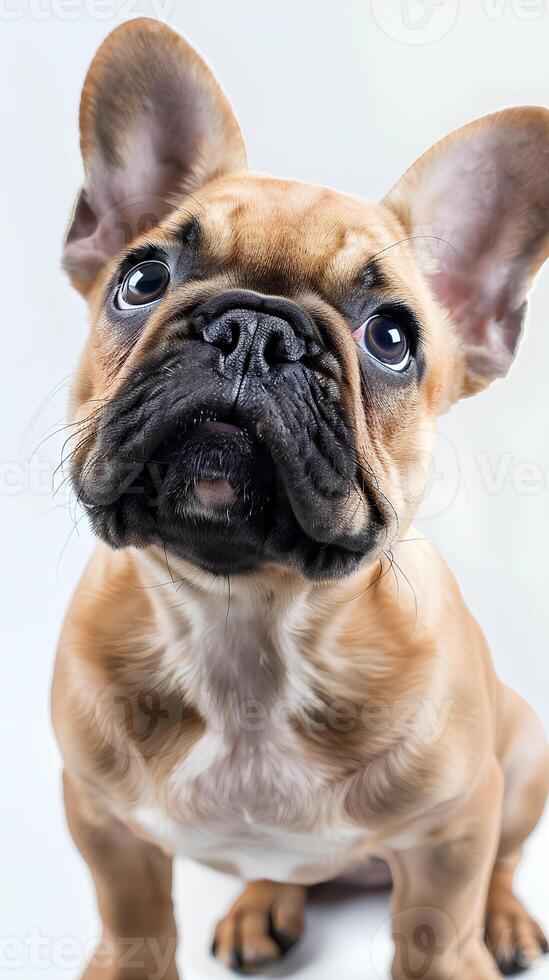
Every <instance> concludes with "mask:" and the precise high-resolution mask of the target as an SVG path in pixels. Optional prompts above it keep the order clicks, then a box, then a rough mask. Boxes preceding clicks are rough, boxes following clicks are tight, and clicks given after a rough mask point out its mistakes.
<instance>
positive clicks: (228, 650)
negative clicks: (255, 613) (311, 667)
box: [134, 622, 368, 881]
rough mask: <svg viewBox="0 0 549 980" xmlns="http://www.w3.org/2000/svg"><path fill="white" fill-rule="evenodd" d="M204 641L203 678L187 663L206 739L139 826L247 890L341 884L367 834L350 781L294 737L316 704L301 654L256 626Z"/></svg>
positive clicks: (138, 815) (145, 810)
mask: <svg viewBox="0 0 549 980" xmlns="http://www.w3.org/2000/svg"><path fill="white" fill-rule="evenodd" d="M205 640H206V642H205V643H204V644H203V648H202V650H201V652H200V653H198V654H197V659H195V660H194V662H193V664H192V671H190V670H189V671H187V667H186V664H187V663H188V661H187V660H186V659H185V660H184V666H183V668H182V670H183V671H184V672H186V677H185V683H186V684H187V685H192V686H193V690H192V692H191V693H192V696H193V698H196V700H197V703H198V704H199V705H200V709H201V711H202V713H203V715H204V716H205V717H206V719H207V727H206V731H205V733H204V734H203V735H202V736H201V737H200V738H199V739H198V741H197V742H196V743H195V745H194V746H193V748H192V749H191V751H190V753H188V754H187V755H186V756H185V757H184V758H183V759H182V760H181V761H179V762H178V763H176V765H175V766H174V768H173V770H172V772H171V775H170V778H169V785H168V786H167V787H163V788H162V792H161V793H160V794H158V797H157V799H151V798H150V797H149V800H148V801H147V804H146V805H143V806H140V807H139V809H138V811H137V812H135V813H134V819H135V820H136V821H137V823H139V824H140V825H141V826H142V827H143V829H144V830H146V831H147V833H148V834H150V835H151V836H152V837H154V838H155V839H158V840H159V841H160V842H162V843H163V844H165V846H167V847H168V849H169V850H170V851H172V852H173V853H176V854H183V855H187V856H190V857H193V858H195V859H196V860H199V861H202V862H204V863H207V864H210V865H213V866H214V867H220V868H226V869H227V870H231V871H234V872H235V873H238V874H239V875H241V876H242V877H244V878H247V879H253V878H271V879H272V880H280V881H288V880H298V879H300V877H303V878H305V879H306V878H308V877H312V878H314V877H316V876H317V874H318V878H319V879H320V878H322V877H330V876H333V875H335V874H338V873H340V871H341V870H343V869H344V868H345V867H347V866H348V865H349V863H352V860H351V855H352V854H353V853H354V851H355V850H356V849H357V847H361V846H362V845H363V844H365V843H366V841H367V838H368V835H367V833H366V832H365V831H364V830H362V829H360V828H357V827H356V826H353V825H352V823H351V820H350V819H349V818H348V817H347V816H346V815H345V812H344V808H343V799H344V794H345V781H344V780H340V781H338V780H337V778H334V774H333V773H329V772H328V771H326V770H325V769H323V768H322V766H321V765H320V764H318V763H315V762H314V761H313V760H312V758H310V757H308V755H307V754H306V752H305V750H304V748H303V746H302V745H301V744H300V741H299V739H298V738H297V736H296V735H295V733H294V730H293V727H292V723H291V719H292V717H293V716H294V715H295V713H296V712H297V711H298V710H299V707H300V705H299V701H300V699H301V700H303V699H305V700H306V699H307V698H310V697H311V694H310V692H309V691H308V690H307V685H306V683H305V681H304V678H303V677H301V676H300V674H299V670H296V669H295V665H294V663H293V652H292V650H291V649H290V648H289V645H288V644H287V648H286V649H285V650H284V649H283V650H281V649H279V648H278V647H277V646H275V645H274V644H273V642H272V640H271V639H270V638H269V637H268V636H267V635H266V633H265V631H264V630H263V629H262V628H261V627H257V628H254V629H250V625H249V623H238V622H236V623H234V624H233V629H232V630H225V629H224V630H223V633H222V634H220V633H219V632H218V631H216V630H215V628H213V629H211V628H210V630H209V631H207V632H206V634H205ZM160 799H162V800H163V801H164V802H163V803H162V805H161V804H160V802H159V801H160ZM315 869H316V870H315Z"/></svg>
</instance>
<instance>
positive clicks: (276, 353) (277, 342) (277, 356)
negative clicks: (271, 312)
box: [263, 333, 288, 366]
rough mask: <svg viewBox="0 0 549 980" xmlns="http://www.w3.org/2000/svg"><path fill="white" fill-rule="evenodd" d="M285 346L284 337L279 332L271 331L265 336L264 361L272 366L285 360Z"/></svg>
mask: <svg viewBox="0 0 549 980" xmlns="http://www.w3.org/2000/svg"><path fill="white" fill-rule="evenodd" d="M286 347H287V345H286V344H285V342H284V338H283V337H282V336H281V335H280V334H279V333H271V334H270V335H269V336H268V337H267V339H266V341H265V346H264V348H263V357H264V359H265V363H266V364H269V365H270V366H272V365H274V364H281V363H283V362H285V361H287V360H288V357H287V351H286Z"/></svg>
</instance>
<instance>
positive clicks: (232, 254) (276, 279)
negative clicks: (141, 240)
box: [165, 173, 417, 299]
mask: <svg viewBox="0 0 549 980" xmlns="http://www.w3.org/2000/svg"><path fill="white" fill-rule="evenodd" d="M185 203H186V205H187V206H186V208H185V209H179V210H178V211H177V212H176V213H175V214H173V215H172V216H171V218H170V219H169V221H168V222H166V224H165V227H166V228H167V230H169V231H171V232H175V233H178V232H179V230H180V229H181V227H184V226H185V224H186V222H187V221H190V222H192V223H193V226H194V229H195V247H196V248H197V249H198V250H199V251H200V252H201V253H202V256H203V258H204V259H205V260H208V261H209V262H211V263H212V265H213V266H215V267H217V268H226V269H231V270H232V271H234V272H238V273H239V274H240V275H241V276H244V277H245V278H247V279H248V280H250V281H249V282H247V285H249V286H251V287H253V288H262V287H263V288H266V289H268V290H269V291H271V292H279V291H283V292H286V293H294V294H295V293H297V292H299V291H300V290H301V289H307V288H314V289H317V290H318V289H320V290H321V291H322V292H324V293H325V294H326V296H327V297H336V296H338V295H340V294H341V293H342V291H345V290H346V289H349V290H350V289H352V288H353V287H356V285H357V284H360V281H361V277H362V276H363V275H364V281H365V282H366V283H368V282H369V283H371V284H374V283H373V279H376V282H375V285H376V286H378V287H380V288H384V289H388V290H390V291H397V292H399V293H404V294H408V295H407V296H406V295H404V296H403V297H402V298H403V299H407V298H408V299H409V298H410V295H409V294H410V290H411V291H412V292H413V291H414V280H415V279H417V271H416V270H415V268H414V263H413V261H412V258H411V250H410V248H409V245H408V243H407V242H405V241H403V239H404V238H405V236H404V233H403V230H402V227H401V226H400V225H399V223H398V221H397V219H396V218H395V217H394V216H393V215H392V213H391V212H389V211H388V210H387V209H386V208H384V207H383V206H381V205H376V204H369V203H368V202H365V201H363V200H361V199H359V198H354V197H351V196H348V195H345V194H339V193H337V192H335V191H332V190H330V189H328V188H324V187H317V186H315V185H311V184H303V183H299V182H297V181H290V180H277V179H273V178H270V177H266V176H263V175H255V174H250V173H246V174H242V175H238V176H236V177H224V178H221V179H218V180H216V181H213V182H211V183H210V184H209V185H207V186H206V188H204V190H203V191H201V192H200V193H199V194H197V195H196V196H193V197H192V198H189V199H187V201H186V202H185ZM251 280H253V281H251Z"/></svg>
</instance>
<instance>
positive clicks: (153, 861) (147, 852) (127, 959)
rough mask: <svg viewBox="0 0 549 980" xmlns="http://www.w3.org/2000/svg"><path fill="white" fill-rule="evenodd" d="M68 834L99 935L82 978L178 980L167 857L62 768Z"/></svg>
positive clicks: (169, 865)
mask: <svg viewBox="0 0 549 980" xmlns="http://www.w3.org/2000/svg"><path fill="white" fill-rule="evenodd" d="M64 788H65V808H66V812H67V820H68V824H69V829H70V831H71V834H72V837H73V839H74V841H75V843H76V846H77V847H78V849H79V851H80V853H81V854H82V857H83V858H84V860H85V861H86V862H87V864H88V866H89V869H90V871H91V874H92V877H93V881H94V884H95V888H96V891H97V900H98V904H99V911H100V913H101V918H102V921H103V938H102V941H101V943H100V945H99V947H98V949H97V950H96V952H95V955H94V956H93V958H92V961H91V963H90V964H89V966H88V967H87V969H86V971H85V973H84V975H83V978H82V980H178V974H177V970H176V966H175V949H176V942H177V933H176V926H175V920H174V915H173V906H172V898H171V884H172V868H171V865H172V862H171V859H170V858H169V857H167V856H166V855H165V854H163V852H162V851H160V850H159V849H158V848H157V847H155V845H154V844H151V843H149V842H148V841H146V840H143V839H141V838H140V837H137V836H136V835H135V834H134V833H132V831H131V830H130V829H129V827H126V826H125V824H123V823H120V822H119V821H118V820H115V819H113V818H112V817H111V816H110V815H108V814H107V813H104V812H102V810H101V808H100V807H98V806H97V804H96V803H95V802H94V801H92V800H91V799H90V798H89V797H88V795H87V794H86V792H85V791H84V790H83V788H82V787H81V786H80V785H79V783H78V782H77V781H76V780H74V779H73V778H72V777H71V776H69V775H68V774H67V773H65V777H64Z"/></svg>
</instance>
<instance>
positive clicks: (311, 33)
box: [0, 0, 549, 980]
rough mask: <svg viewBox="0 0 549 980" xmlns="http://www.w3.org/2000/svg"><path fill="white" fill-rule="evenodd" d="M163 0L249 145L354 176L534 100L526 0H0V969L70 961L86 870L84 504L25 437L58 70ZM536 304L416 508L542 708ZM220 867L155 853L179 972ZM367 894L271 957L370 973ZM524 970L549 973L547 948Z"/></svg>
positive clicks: (542, 845) (544, 515) (87, 911)
mask: <svg viewBox="0 0 549 980" xmlns="http://www.w3.org/2000/svg"><path fill="white" fill-rule="evenodd" d="M162 11H164V14H166V12H167V17H166V19H167V20H168V23H170V24H171V25H172V26H173V27H176V28H178V29H179V30H181V31H182V32H183V33H185V34H186V35H187V36H188V38H189V39H190V40H191V41H192V42H193V43H194V44H195V45H196V46H197V47H198V48H199V49H200V50H201V51H202V52H203V53H204V54H205V55H206V57H207V59H208V60H209V62H210V63H211V64H212V65H213V67H214V69H215V71H216V73H217V74H218V76H219V77H220V79H221V81H222V83H223V85H224V86H225V88H226V90H227V92H228V94H229V96H230V98H231V100H232V101H233V104H234V105H235V108H236V110H237V114H238V116H239V119H240V121H241V124H242V129H243V132H244V134H245V137H246V139H247V144H248V148H249V158H250V164H251V166H252V167H254V168H257V169H260V170H265V171H269V172H272V173H276V174H279V175H281V176H288V177H297V178H301V179H304V180H310V181H315V182H319V183H325V184H330V185H333V186H335V187H338V188H340V189H341V190H344V191H349V192H352V193H357V194H362V195H364V196H367V197H371V198H378V197H380V196H381V195H382V194H383V192H384V191H385V190H386V189H388V187H389V186H390V185H391V184H392V183H393V181H394V180H395V179H396V178H397V177H398V176H399V174H400V173H401V172H402V171H403V170H404V169H405V167H407V166H408V164H409V163H410V162H411V161H412V160H413V159H414V158H415V157H416V156H417V155H418V154H419V153H421V152H422V151H423V150H424V149H425V148H427V147H428V146H429V145H430V144H431V143H433V142H434V141H435V140H436V139H438V138H439V137H440V136H442V135H443V134H444V133H445V132H447V131H449V130H451V129H453V128H455V127H456V126H459V125H461V124H463V123H465V122H467V121H469V120H470V119H471V118H474V117H475V116H479V115H482V114H484V113H487V112H491V111H494V110H496V109H499V108H501V107H504V106H507V105H512V104H520V103H546V102H547V95H548V80H549V79H548V61H547V42H548V38H549V9H548V4H547V3H546V2H545V0H539V2H536V0H524V2H522V3H521V2H517V0H515V2H511V0H470V2H466V0H462V2H461V4H459V3H457V2H454V0H438V2H437V3H435V4H433V3H423V2H419V0H412V2H411V3H400V2H393V0H374V2H372V3H371V4H370V3H369V2H367V0H361V2H350V0H293V2H290V0H276V2H275V0H230V2H229V0H202V2H198V0H195V2H193V3H191V2H180V0H178V2H177V3H175V2H170V0H163V2H161V0H157V2H156V5H155V3H153V0H137V2H124V0H0V82H1V85H0V92H1V93H2V95H1V98H2V116H1V120H2V133H1V136H2V152H1V154H0V168H1V170H2V174H1V180H0V194H1V195H2V235H1V240H0V249H1V251H2V255H1V263H0V291H1V297H0V302H1V316H2V339H3V350H4V351H5V353H4V357H3V360H2V384H1V386H0V398H1V401H2V407H1V412H0V427H1V453H0V465H1V467H2V469H1V480H0V508H1V518H2V527H1V543H2V548H1V551H2V562H3V572H4V576H5V578H4V581H3V583H2V588H1V591H0V597H1V603H2V617H1V628H2V688H1V689H2V702H1V708H0V717H1V722H0V723H1V725H2V734H3V738H2V788H3V793H2V809H1V811H0V812H1V817H0V820H1V842H2V843H1V846H2V851H3V853H2V855H1V864H0V867H1V873H2V879H3V885H4V889H3V894H2V904H3V907H2V909H1V915H0V923H1V924H0V975H1V976H2V977H4V976H5V977H7V978H12V977H14V978H15V977H17V978H21V980H23V978H24V980H38V978H43V980H58V978H65V977H72V976H75V975H76V968H75V963H76V962H77V961H78V958H79V956H80V955H81V953H82V950H83V948H84V946H85V944H86V943H89V941H90V939H91V938H93V937H94V936H95V935H96V933H97V918H96V913H95V906H94V898H93V894H92V890H91V887H90V884H89V880H88V875H87V872H86V869H85V867H84V865H83V863H82V862H81V860H80V858H79V856H78V855H77V854H76V851H75V850H74V848H73V846H72V843H71V842H70V840H69V838H68V835H67V832H66V829H65V826H64V820H63V814H62V808H61V802H60V786H59V773H60V763H59V758H58V754H57V751H56V748H55V745H54V741H53V738H52V733H51V728H50V722H49V706H48V695H49V684H50V677H51V672H52V665H53V658H54V651H55V644H56V638H57V635H58V632H59V628H60V624H61V621H62V617H63V613H64V610H65V608H66V606H67V603H68V600H69V597H70V594H71V592H72V590H73V589H74V586H75V583H76V581H77V577H78V574H79V572H80V570H81V568H82V566H83V565H84V562H85V560H86V558H87V556H88V555H89V553H90V550H91V547H92V542H91V539H90V535H89V532H88V530H87V528H86V526H85V520H82V521H80V523H79V524H78V528H77V532H75V531H74V530H73V520H72V517H71V507H70V497H69V495H68V493H67V492H64V490H63V489H61V490H60V492H59V493H58V495H57V497H56V498H55V499H52V493H51V476H52V470H53V469H54V467H55V466H56V465H57V463H58V462H59V459H60V453H61V443H62V437H61V435H60V434H58V435H53V436H50V438H47V439H46V441H43V440H44V438H45V437H46V436H48V435H50V434H51V433H53V432H54V431H55V429H56V428H57V427H58V426H59V425H61V424H62V420H63V412H64V405H65V400H66V395H67V387H66V383H67V379H68V376H69V375H70V372H71V370H72V368H73V366H74V363H75V359H76V357H77V354H78V351H79V349H80V347H81V345H82V343H83V340H84V336H85V331H86V312H85V308H84V305H83V303H82V301H81V300H80V298H79V297H78V296H77V295H76V294H75V293H73V292H71V290H70V287H69V285H68V282H67V281H65V279H64V277H63V275H62V273H61V271H60V267H59V256H60V245H61V240H62V236H63V231H64V226H65V223H66V220H67V216H68V214H69V210H70V207H71V203H72V200H73V197H74V195H75V193H76V190H77V187H78V185H79V183H80V180H81V165H80V159H79V153H78V137H77V123H76V120H77V108H78V99H79V91H80V87H81V84H82V81H83V78H84V74H85V71H86V69H87V67H88V64H89V62H90V59H91V57H92V55H93V53H94V51H95V49H96V47H97V45H98V44H99V42H100V41H101V39H102V38H103V36H104V35H105V34H106V33H107V32H108V31H110V30H111V29H112V28H113V27H114V26H115V25H116V24H117V23H118V22H120V21H121V20H125V19H127V18H128V16H131V15H132V14H133V13H146V14H154V13H155V12H156V13H159V12H160V13H162ZM548 308H549V271H547V270H546V271H545V273H544V274H542V275H541V276H540V277H538V281H537V283H536V285H535V288H534V290H533V293H532V297H531V306H530V316H529V320H528V325H527V330H526V335H525V338H524V342H523V344H522V347H521V350H520V354H519V358H518V361H517V363H516V365H515V366H514V367H513V369H512V372H511V375H510V377H509V378H508V379H507V380H506V381H505V382H500V383H498V384H497V385H496V386H495V387H494V388H493V389H492V390H491V391H489V392H488V393H486V394H483V395H481V396H477V397H476V399H473V400H471V401H469V402H467V403H464V404H463V405H461V406H458V407H457V408H456V409H454V411H453V413H452V414H451V415H450V416H449V417H448V418H445V419H443V420H442V422H441V426H440V429H441V433H442V436H441V441H440V443H439V447H438V452H437V463H436V467H435V474H434V482H433V490H432V493H431V494H430V495H429V497H428V500H427V502H426V505H425V508H424V519H423V520H422V521H421V525H420V526H421V527H422V528H423V530H425V531H426V532H427V533H428V534H429V535H430V536H431V537H432V538H433V539H434V540H435V541H436V543H437V544H438V546H439V547H440V548H441V550H442V552H443V553H444V555H445V556H446V557H447V558H448V560H449V562H450V564H451V566H452V567H453V568H454V570H455V572H456V574H457V576H458V578H459V580H460V583H461V585H462V588H463V590H464V593H465V595H466V597H467V599H468V601H469V603H470V605H471V606H472V608H473V610H474V612H475V613H476V614H477V616H478V618H479V619H480V621H481V623H482V625H483V627H484V629H485V631H486V633H487V635H488V638H489V641H490V643H491V646H492V649H493V653H494V658H495V661H496V664H497V668H498V670H499V673H500V675H501V676H502V677H503V678H504V679H505V680H506V681H508V682H509V683H511V684H512V685H513V686H514V687H515V688H516V689H517V690H518V691H520V692H521V693H522V694H524V695H525V696H526V697H527V698H528V699H529V700H530V701H531V703H532V704H534V705H535V707H536V708H537V710H538V711H539V712H540V714H541V715H542V717H543V718H544V721H545V723H546V725H547V724H549V695H548V685H547V677H548V666H547V646H548V644H547V638H548V636H549V607H548V605H547V594H548V584H549V554H548V551H549V517H548V503H549V449H548V445H549V444H548V439H547V419H548V409H549V395H548V388H547V381H546V378H547V363H548V359H549V330H547V324H546V320H547V309H548ZM33 453H34V455H33ZM31 457H32V458H31ZM524 464H528V466H526V467H525V466H524ZM56 480H57V484H59V483H60V482H61V480H60V476H59V474H58V475H57V478H56ZM78 516H79V515H78V514H77V515H76V519H78ZM409 547H413V544H410V545H409ZM546 827H547V825H546ZM548 838H549V833H548V832H547V829H545V831H542V832H539V833H538V835H537V839H536V840H533V841H532V842H531V843H530V844H529V846H528V849H527V856H526V860H525V862H524V865H523V868H522V871H521V885H522V892H523V894H524V896H525V897H526V898H527V899H528V900H529V901H530V905H531V906H532V908H533V909H534V910H535V911H536V912H537V914H538V915H539V916H541V917H543V916H544V915H545V919H546V920H547V919H548V918H549V916H548V915H547V911H548V909H549V875H548V871H549V867H548V861H547V856H548V843H547V842H548ZM237 887H238V886H237V885H236V884H235V883H234V882H233V881H231V880H229V879H226V878H224V877H223V876H221V875H218V874H215V873H214V872H208V871H203V870H201V869H197V868H196V867H194V866H191V865H182V866H181V867H180V869H179V870H178V875H177V894H178V897H179V899H180V907H181V911H182V920H184V921H183V923H182V931H183V933H184V944H183V950H184V952H183V961H184V963H185V966H186V973H185V976H186V977H187V978H188V980H198V978H200V980H203V978H209V977H217V976H223V975H225V974H224V971H223V970H221V969H220V968H218V967H217V966H216V965H215V964H214V963H213V962H212V961H211V960H210V959H209V958H208V955H207V946H208V942H209V930H210V926H211V925H212V924H213V922H214V920H215V918H216V916H217V915H218V914H221V913H222V912H223V911H224V906H225V905H226V903H227V901H228V898H229V896H230V895H231V894H232V893H233V892H234V890H235V888H237ZM387 916H388V905H387V900H386V898H382V897H379V896H376V897H372V896H367V897H364V896H360V895H358V896H354V897H353V898H351V899H348V900H347V901H346V902H343V903H335V902H334V903H331V904H327V905H326V904H324V905H317V906H315V907H314V908H313V909H312V911H311V914H310V923H309V926H310V927H309V932H308V937H307V939H306V941H305V943H304V945H303V946H302V948H301V950H300V951H298V952H296V953H295V954H294V955H293V956H292V957H291V958H290V959H289V960H288V961H287V964H286V965H285V966H284V968H283V969H282V968H281V970H280V971H278V972H277V974H276V975H284V974H285V972H286V971H290V970H293V971H295V975H296V976H299V977H306V976H307V977H313V976H314V977H315V978H316V980H323V978H326V980H327V978H333V976H334V975H338V976H342V977H345V980H358V978H361V980H370V978H372V980H374V978H376V977H378V976H379V977H382V978H383V977H384V976H385V975H386V972H385V971H386V962H387V958H388V941H387ZM546 924H549V923H548V922H547V921H546ZM374 937H377V938H375V939H374ZM372 951H373V952H372ZM538 976H540V977H541V976H545V977H549V965H548V964H545V965H544V966H543V967H542V968H541V969H540V970H539V971H538Z"/></svg>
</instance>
